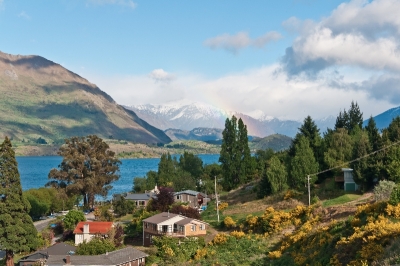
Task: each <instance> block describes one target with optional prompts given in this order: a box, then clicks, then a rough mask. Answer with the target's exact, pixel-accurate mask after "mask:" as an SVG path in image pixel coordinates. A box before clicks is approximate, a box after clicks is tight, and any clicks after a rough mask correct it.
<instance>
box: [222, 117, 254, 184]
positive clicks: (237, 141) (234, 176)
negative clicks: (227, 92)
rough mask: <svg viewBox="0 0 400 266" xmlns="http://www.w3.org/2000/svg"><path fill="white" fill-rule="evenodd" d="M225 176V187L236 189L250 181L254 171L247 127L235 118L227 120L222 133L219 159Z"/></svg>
mask: <svg viewBox="0 0 400 266" xmlns="http://www.w3.org/2000/svg"><path fill="white" fill-rule="evenodd" d="M219 162H220V163H221V167H222V170H223V171H222V174H223V176H224V180H223V186H224V188H225V189H227V190H231V189H234V188H236V187H238V186H239V185H240V184H243V183H244V182H246V181H248V179H249V177H250V175H251V174H253V170H254V168H255V167H254V162H255V160H254V161H253V158H252V157H251V154H250V148H249V145H248V137H247V126H246V125H244V124H243V121H242V119H241V118H240V119H239V121H238V120H237V118H236V117H235V116H232V119H229V118H227V119H226V121H225V129H224V131H222V145H221V152H220V157H219Z"/></svg>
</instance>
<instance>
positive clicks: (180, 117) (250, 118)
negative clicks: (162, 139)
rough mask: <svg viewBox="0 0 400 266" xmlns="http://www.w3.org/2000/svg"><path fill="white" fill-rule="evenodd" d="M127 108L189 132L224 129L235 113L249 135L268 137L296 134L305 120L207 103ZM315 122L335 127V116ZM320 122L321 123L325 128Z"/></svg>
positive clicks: (161, 125) (159, 124)
mask: <svg viewBox="0 0 400 266" xmlns="http://www.w3.org/2000/svg"><path fill="white" fill-rule="evenodd" d="M125 108H128V109H130V110H133V111H134V112H135V113H136V114H137V115H138V116H139V117H140V118H141V119H143V120H145V121H146V122H148V123H149V124H151V125H153V126H155V127H157V128H160V129H162V130H166V129H169V128H174V129H181V130H186V131H190V130H192V129H194V128H219V129H223V128H224V127H225V120H226V118H228V117H229V118H231V117H232V115H235V116H236V117H237V118H242V120H243V122H244V124H245V125H247V130H248V135H251V136H258V137H265V136H269V135H272V134H276V133H278V134H283V135H286V136H289V137H294V136H295V135H296V133H297V130H298V128H299V127H300V126H301V124H302V121H294V120H279V119H277V118H274V117H271V116H268V115H266V114H264V113H263V112H261V111H255V112H253V113H251V114H242V113H238V112H234V111H227V110H222V109H219V108H217V107H214V106H211V105H207V104H203V103H182V104H177V103H174V104H163V105H152V104H145V105H135V106H130V107H125ZM315 122H316V124H317V125H318V126H319V127H320V128H321V132H323V131H325V130H326V128H327V127H330V128H332V127H333V125H334V123H335V119H334V118H333V117H328V118H326V119H324V120H318V121H315ZM319 123H321V126H322V127H321V126H320V125H319Z"/></svg>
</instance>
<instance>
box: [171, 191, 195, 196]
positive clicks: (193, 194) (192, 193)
mask: <svg viewBox="0 0 400 266" xmlns="http://www.w3.org/2000/svg"><path fill="white" fill-rule="evenodd" d="M199 193H200V192H197V191H194V190H190V189H187V190H184V191H179V192H176V193H175V195H181V194H189V195H192V196H197V194H199Z"/></svg>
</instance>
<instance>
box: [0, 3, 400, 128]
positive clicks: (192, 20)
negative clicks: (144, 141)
mask: <svg viewBox="0 0 400 266" xmlns="http://www.w3.org/2000/svg"><path fill="white" fill-rule="evenodd" d="M399 10H400V1H398V0H374V1H366V0H352V1H338V0H280V1H265V0H253V1H236V0H229V1H228V0H218V1H215V0H214V1H211V0H202V1H187V0H174V1H161V0H159V1H154V0H46V1H44V0H35V1H32V0H0V51H2V52H4V53H9V54H21V55H40V56H43V57H45V58H47V59H49V60H51V61H53V62H56V63H58V64H61V65H62V66H64V67H65V68H67V69H69V70H70V71H73V72H75V73H77V74H79V75H80V76H82V77H84V78H86V79H87V80H89V81H90V82H92V83H94V84H96V85H97V86H98V87H99V88H100V89H101V90H103V91H105V92H107V93H108V94H109V95H110V96H111V97H112V98H113V99H114V100H115V101H116V102H117V103H119V104H122V105H128V106H131V105H139V104H173V103H180V104H182V103H190V102H200V103H204V104H208V105H212V106H214V107H218V108H221V109H224V110H228V111H236V112H242V113H245V114H249V115H253V116H255V117H258V116H261V115H266V116H272V117H277V118H280V119H293V120H303V119H304V118H305V117H306V116H307V115H310V116H311V117H312V118H314V119H321V118H324V117H327V116H330V115H332V116H337V115H338V113H339V112H340V111H341V110H344V109H348V108H349V107H350V103H351V101H355V102H357V103H358V105H359V106H360V109H361V111H362V112H363V113H364V118H365V119H367V118H369V116H371V115H372V116H375V115H378V114H380V113H382V112H384V111H386V110H388V109H390V108H392V107H397V106H399V105H400V86H399V85H398V84H400V15H399Z"/></svg>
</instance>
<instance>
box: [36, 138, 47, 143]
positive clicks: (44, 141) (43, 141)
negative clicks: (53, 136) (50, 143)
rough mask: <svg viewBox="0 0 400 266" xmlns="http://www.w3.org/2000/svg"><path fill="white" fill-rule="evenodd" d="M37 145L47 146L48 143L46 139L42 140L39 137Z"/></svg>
mask: <svg viewBox="0 0 400 266" xmlns="http://www.w3.org/2000/svg"><path fill="white" fill-rule="evenodd" d="M36 143H37V144H47V141H46V140H45V139H42V137H39V138H38V139H37V140H36Z"/></svg>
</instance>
